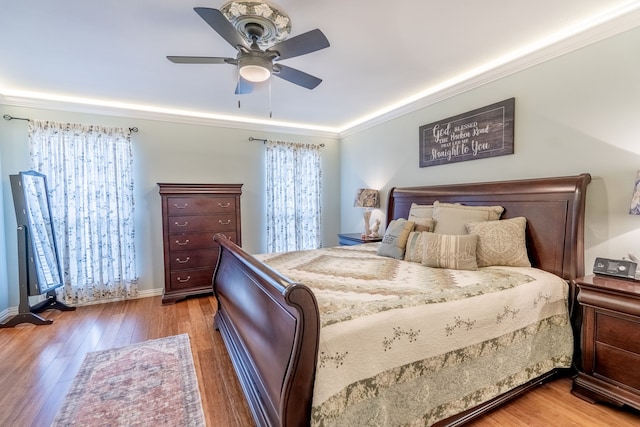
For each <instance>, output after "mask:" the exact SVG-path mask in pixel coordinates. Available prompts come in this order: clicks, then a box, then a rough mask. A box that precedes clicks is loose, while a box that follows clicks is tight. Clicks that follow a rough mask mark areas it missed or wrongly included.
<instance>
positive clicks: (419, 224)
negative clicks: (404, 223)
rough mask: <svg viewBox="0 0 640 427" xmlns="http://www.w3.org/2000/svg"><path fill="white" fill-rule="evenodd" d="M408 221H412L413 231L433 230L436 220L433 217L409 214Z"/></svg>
mask: <svg viewBox="0 0 640 427" xmlns="http://www.w3.org/2000/svg"><path fill="white" fill-rule="evenodd" d="M409 221H413V223H414V224H415V225H414V226H413V231H433V229H434V228H435V226H436V221H435V220H434V219H433V218H420V217H417V216H413V215H409Z"/></svg>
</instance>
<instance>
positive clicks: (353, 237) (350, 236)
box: [338, 233, 382, 246]
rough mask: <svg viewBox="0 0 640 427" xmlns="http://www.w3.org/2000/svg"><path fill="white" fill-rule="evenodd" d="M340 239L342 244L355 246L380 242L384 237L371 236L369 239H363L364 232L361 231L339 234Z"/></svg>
mask: <svg viewBox="0 0 640 427" xmlns="http://www.w3.org/2000/svg"><path fill="white" fill-rule="evenodd" d="M338 240H339V242H340V245H341V246H353V245H361V244H362V243H371V242H379V241H381V240H382V237H369V238H367V239H363V238H362V234H360V233H347V234H338Z"/></svg>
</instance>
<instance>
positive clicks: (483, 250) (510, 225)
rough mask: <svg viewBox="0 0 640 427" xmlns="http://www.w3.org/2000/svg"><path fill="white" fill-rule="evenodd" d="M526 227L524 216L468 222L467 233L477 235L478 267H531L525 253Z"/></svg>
mask: <svg viewBox="0 0 640 427" xmlns="http://www.w3.org/2000/svg"><path fill="white" fill-rule="evenodd" d="M526 228H527V219H526V218H525V217H517V218H511V219H503V220H500V221H483V222H470V223H468V224H467V230H468V231H469V234H477V235H478V247H477V251H476V257H477V258H478V267H488V266H491V265H506V266H509V267H531V262H530V261H529V257H528V255H527V243H526V237H525V230H526Z"/></svg>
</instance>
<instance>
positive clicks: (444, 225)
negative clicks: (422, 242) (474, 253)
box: [433, 201, 504, 235]
mask: <svg viewBox="0 0 640 427" xmlns="http://www.w3.org/2000/svg"><path fill="white" fill-rule="evenodd" d="M503 211H504V208H503V207H502V206H466V205H459V204H452V203H440V202H438V201H436V202H434V203H433V219H435V220H436V224H435V228H434V230H433V232H434V233H438V234H456V235H459V234H468V233H467V228H466V227H465V224H467V223H468V222H479V221H494V220H498V219H500V215H502V212H503Z"/></svg>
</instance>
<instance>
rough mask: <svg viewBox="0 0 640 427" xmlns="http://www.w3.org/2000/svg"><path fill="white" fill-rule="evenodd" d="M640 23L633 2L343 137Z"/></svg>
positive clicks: (350, 128) (638, 5)
mask: <svg viewBox="0 0 640 427" xmlns="http://www.w3.org/2000/svg"><path fill="white" fill-rule="evenodd" d="M638 26H640V2H638V1H636V2H632V4H630V5H629V6H628V11H625V12H620V15H618V16H615V17H612V18H610V19H608V20H606V22H604V23H601V24H598V25H594V26H592V27H590V28H587V29H585V30H583V31H580V32H578V33H576V34H573V35H571V36H569V37H566V38H563V39H559V40H558V41H555V42H554V43H551V44H549V45H547V46H544V47H542V48H539V49H536V50H533V51H531V52H530V53H527V54H525V55H521V56H519V57H517V58H515V59H512V60H510V61H507V62H504V63H503V64H501V65H496V66H491V67H487V68H486V71H483V72H478V73H473V74H471V75H468V77H464V76H461V77H459V78H454V79H450V80H449V81H448V82H444V83H441V84H440V85H438V86H439V88H438V87H435V88H430V89H427V90H425V91H424V92H423V93H426V94H425V95H424V96H423V97H420V98H419V99H416V100H415V101H411V102H407V103H404V104H403V105H400V106H398V107H397V108H393V109H390V110H389V111H387V112H385V113H382V114H378V115H376V116H375V117H372V118H368V119H366V120H362V121H361V122H359V123H353V124H348V125H345V126H344V127H343V128H341V129H340V130H339V136H340V137H341V138H344V137H347V136H350V135H353V134H356V133H359V132H362V131H364V130H366V129H369V128H372V127H374V126H378V125H380V124H382V123H385V122H388V121H390V120H393V119H396V118H398V117H401V116H404V115H407V114H409V113H412V112H414V111H417V110H420V109H422V108H425V107H428V106H431V105H434V104H436V103H438V102H440V101H444V100H446V99H449V98H452V97H454V96H456V95H460V94H462V93H465V92H468V91H470V90H472V89H475V88H478V87H480V86H483V85H485V84H487V83H490V82H493V81H496V80H499V79H501V78H504V77H507V76H509V75H512V74H515V73H517V72H519V71H523V70H526V69H528V68H531V67H533V66H535V65H538V64H541V63H543V62H546V61H550V60H552V59H554V58H557V57H560V56H562V55H565V54H567V53H570V52H573V51H575V50H578V49H581V48H583V47H586V46H589V45H591V44H594V43H597V42H599V41H602V40H605V39H608V38H610V37H613V36H615V35H618V34H621V33H623V32H626V31H629V30H631V29H633V28H636V27H638Z"/></svg>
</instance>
